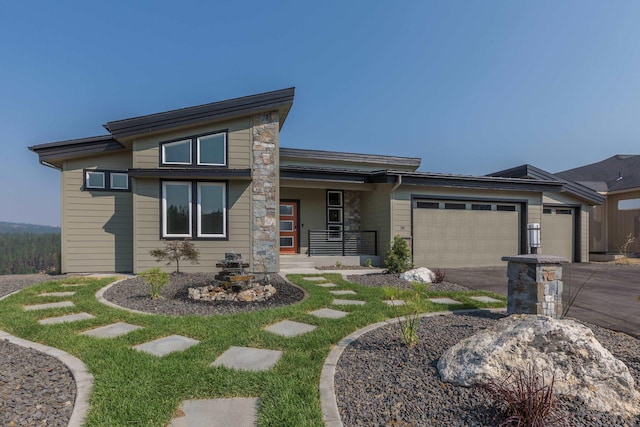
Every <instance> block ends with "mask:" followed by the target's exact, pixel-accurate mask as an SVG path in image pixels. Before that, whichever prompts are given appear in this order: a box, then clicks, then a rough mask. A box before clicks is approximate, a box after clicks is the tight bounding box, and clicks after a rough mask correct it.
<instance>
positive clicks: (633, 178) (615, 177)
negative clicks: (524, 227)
mask: <svg viewBox="0 0 640 427" xmlns="http://www.w3.org/2000/svg"><path fill="white" fill-rule="evenodd" d="M556 176H558V177H561V178H563V179H566V180H568V181H574V182H576V183H579V184H582V185H584V186H586V187H588V188H590V189H592V190H594V191H597V192H598V193H599V194H601V195H603V196H605V197H606V200H605V201H604V203H603V204H601V205H597V206H593V207H592V209H591V215H590V222H589V233H590V239H589V251H590V252H591V253H592V254H606V253H611V252H614V253H617V252H618V250H619V248H620V246H621V245H622V244H623V243H625V241H626V239H627V236H628V235H629V233H631V234H632V235H633V236H634V237H635V238H636V241H635V242H634V243H633V244H632V245H631V246H630V248H629V251H630V252H636V253H638V252H640V155H622V154H618V155H615V156H613V157H609V158H608V159H605V160H602V161H600V162H597V163H592V164H590V165H586V166H581V167H578V168H574V169H569V170H566V171H563V172H558V173H557V174H556Z"/></svg>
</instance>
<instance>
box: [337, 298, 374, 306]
mask: <svg viewBox="0 0 640 427" xmlns="http://www.w3.org/2000/svg"><path fill="white" fill-rule="evenodd" d="M365 302H366V301H360V300H357V299H334V300H333V303H332V304H334V305H364V304H365Z"/></svg>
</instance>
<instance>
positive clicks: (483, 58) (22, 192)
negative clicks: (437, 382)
mask: <svg viewBox="0 0 640 427" xmlns="http://www.w3.org/2000/svg"><path fill="white" fill-rule="evenodd" d="M639 22H640V2H637V1H630V0H629V1H626V0H625V1H622V0H611V1H599V0H598V1H585V0H573V1H570V0H567V1H547V0H543V1H511V0H504V1H471V0H470V1H456V0H451V1H440V0H439V1H424V0H420V1H393V2H392V1H344V0H341V1H321V2H306V1H290V2H280V1H277V0H274V1H270V2H265V1H259V2H253V1H202V2H191V1H180V2H178V1H108V2H107V1H104V2H92V1H55V2H51V1H40V2H34V1H20V2H3V3H2V6H0V40H1V42H0V61H1V62H0V64H1V65H0V135H1V137H2V147H3V149H4V150H3V154H2V156H1V157H0V183H1V184H0V221H15V222H30V223H37V224H46V225H59V223H60V200H59V198H60V194H59V193H60V191H59V187H60V184H59V172H57V171H55V170H53V169H50V168H46V167H44V166H41V165H39V164H38V161H37V156H36V155H35V154H33V153H31V152H30V151H28V150H27V147H28V146H30V145H34V144H40V143H46V142H53V141H59V140H64V139H72V138H81V137H86V136H93V135H100V134H104V133H105V132H106V131H105V130H104V129H103V128H102V125H103V124H104V123H106V122H107V121H111V120H118V119H122V118H127V117H134V116H138V115H143V114H150V113H156V112H161V111H166V110H170V109H175V108H182V107H188V106H192V105H198V104H204V103H208V102H213V101H219V100H224V99H228V98H233V97H237V96H244V95H250V94H255V93H259V92H264V91H270V90H276V89H282V88H286V87H290V86H295V87H296V97H295V101H294V106H293V109H292V111H291V114H290V115H289V117H288V119H287V122H286V124H285V126H284V128H283V132H282V134H281V144H282V146H286V147H298V148H313V149H325V150H341V151H351V152H365V153H377V154H389V155H399V156H416V157H422V159H423V162H422V167H421V168H420V169H421V170H423V171H431V172H446V173H460V174H486V173H490V172H493V171H496V170H501V169H506V168H509V167H513V166H518V165H521V164H524V163H530V164H533V165H535V166H537V167H540V168H542V169H545V170H548V171H550V172H557V171H560V170H564V169H569V168H572V167H576V166H580V165H583V164H587V163H592V162H596V161H599V160H602V159H604V158H606V157H609V156H611V155H614V154H618V153H625V154H639V152H640V144H639V143H640V117H639V116H640V25H639V24H638V23H639Z"/></svg>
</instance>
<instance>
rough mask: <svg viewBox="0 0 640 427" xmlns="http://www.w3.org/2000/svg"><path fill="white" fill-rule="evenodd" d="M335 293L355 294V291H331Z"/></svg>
mask: <svg viewBox="0 0 640 427" xmlns="http://www.w3.org/2000/svg"><path fill="white" fill-rule="evenodd" d="M329 293H331V294H333V295H355V294H356V292H355V291H329Z"/></svg>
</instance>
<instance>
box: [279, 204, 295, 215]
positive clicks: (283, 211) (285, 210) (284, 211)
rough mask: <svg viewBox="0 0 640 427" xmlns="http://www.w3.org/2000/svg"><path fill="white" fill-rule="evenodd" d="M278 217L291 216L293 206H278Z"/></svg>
mask: <svg viewBox="0 0 640 427" xmlns="http://www.w3.org/2000/svg"><path fill="white" fill-rule="evenodd" d="M280 215H281V216H293V206H292V205H280Z"/></svg>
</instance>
